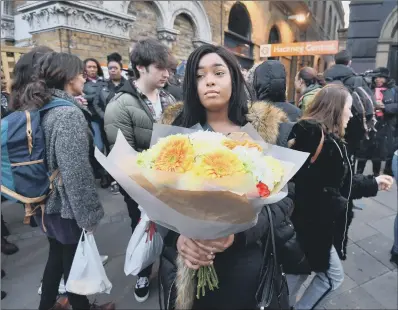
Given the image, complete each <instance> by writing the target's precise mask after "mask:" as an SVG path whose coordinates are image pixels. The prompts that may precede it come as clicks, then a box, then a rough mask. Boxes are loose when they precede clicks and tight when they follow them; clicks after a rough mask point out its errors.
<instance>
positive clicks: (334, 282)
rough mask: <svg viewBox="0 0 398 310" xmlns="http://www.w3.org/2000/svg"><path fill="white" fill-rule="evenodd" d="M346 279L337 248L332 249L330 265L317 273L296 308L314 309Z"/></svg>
mask: <svg viewBox="0 0 398 310" xmlns="http://www.w3.org/2000/svg"><path fill="white" fill-rule="evenodd" d="M343 281H344V269H343V265H342V264H341V261H340V258H339V256H338V254H337V252H336V249H335V248H334V247H333V246H332V249H331V251H330V267H329V269H328V270H327V271H326V272H319V273H317V274H316V276H315V277H314V279H313V280H312V281H311V284H310V285H309V286H308V287H307V289H306V290H305V292H304V294H303V296H302V297H301V298H300V300H299V301H298V302H297V303H296V305H295V308H296V309H314V308H315V307H316V306H317V305H318V304H319V303H320V302H321V301H322V300H323V299H324V298H325V297H326V296H327V295H328V294H329V293H330V292H331V291H334V290H336V289H337V288H338V287H339V286H340V285H341V284H342V283H343Z"/></svg>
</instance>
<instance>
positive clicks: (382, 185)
mask: <svg viewBox="0 0 398 310" xmlns="http://www.w3.org/2000/svg"><path fill="white" fill-rule="evenodd" d="M376 182H377V185H378V186H379V191H388V190H389V189H390V188H391V186H392V184H393V183H394V179H393V178H392V177H390V176H389V175H379V176H378V177H376Z"/></svg>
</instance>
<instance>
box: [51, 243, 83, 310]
mask: <svg viewBox="0 0 398 310" xmlns="http://www.w3.org/2000/svg"><path fill="white" fill-rule="evenodd" d="M76 248H77V244H63V245H62V268H63V273H64V279H65V283H66V282H67V281H68V277H69V273H70V269H71V268H72V263H73V258H74V257H75V253H76ZM56 288H57V290H58V286H57V287H56ZM67 295H68V299H69V303H70V304H71V306H72V308H73V310H77V309H81V310H83V309H90V302H89V300H88V298H87V296H84V295H77V294H73V293H69V292H67Z"/></svg>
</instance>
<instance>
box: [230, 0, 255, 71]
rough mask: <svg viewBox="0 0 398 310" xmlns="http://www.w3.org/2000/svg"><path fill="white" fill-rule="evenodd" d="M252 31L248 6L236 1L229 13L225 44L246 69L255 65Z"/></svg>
mask: <svg viewBox="0 0 398 310" xmlns="http://www.w3.org/2000/svg"><path fill="white" fill-rule="evenodd" d="M251 32H252V26H251V21H250V16H249V13H248V12H247V9H246V7H245V6H244V5H243V4H241V3H235V4H234V5H233V6H232V8H231V11H230V13H229V20H228V31H226V32H225V38H224V45H225V47H226V48H228V49H229V50H230V51H232V52H233V53H234V54H235V55H236V56H237V57H238V60H239V62H240V64H241V66H242V67H243V68H246V69H249V68H251V67H252V66H253V42H252V41H251Z"/></svg>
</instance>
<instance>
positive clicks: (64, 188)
mask: <svg viewBox="0 0 398 310" xmlns="http://www.w3.org/2000/svg"><path fill="white" fill-rule="evenodd" d="M64 99H65V98H64ZM68 101H70V100H68ZM72 101H73V99H72ZM73 103H74V104H75V106H74V107H70V106H68V107H56V108H53V109H51V110H49V111H48V112H47V113H46V114H45V115H44V117H43V120H42V123H41V125H42V128H43V131H44V136H45V141H46V160H47V165H48V170H49V172H50V173H52V172H53V171H55V170H56V169H58V168H59V170H60V173H59V174H58V176H57V178H56V179H55V182H54V184H55V186H54V190H53V192H52V193H51V194H50V196H49V198H48V199H47V202H46V206H45V213H46V214H60V215H61V218H64V219H75V220H76V222H77V225H78V226H79V227H80V228H84V229H87V230H92V229H93V228H94V227H95V226H96V225H98V223H99V222H100V220H101V219H102V218H103V216H104V209H103V207H102V205H101V202H100V200H99V197H98V194H97V189H96V184H95V179H94V174H93V171H92V168H91V165H90V160H89V150H90V145H91V144H92V137H91V134H90V131H89V127H88V123H87V120H86V118H85V116H84V114H83V111H84V110H83V109H84V108H83V107H81V106H80V105H79V104H78V103H77V102H75V101H74V102H73Z"/></svg>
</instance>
